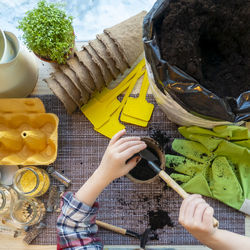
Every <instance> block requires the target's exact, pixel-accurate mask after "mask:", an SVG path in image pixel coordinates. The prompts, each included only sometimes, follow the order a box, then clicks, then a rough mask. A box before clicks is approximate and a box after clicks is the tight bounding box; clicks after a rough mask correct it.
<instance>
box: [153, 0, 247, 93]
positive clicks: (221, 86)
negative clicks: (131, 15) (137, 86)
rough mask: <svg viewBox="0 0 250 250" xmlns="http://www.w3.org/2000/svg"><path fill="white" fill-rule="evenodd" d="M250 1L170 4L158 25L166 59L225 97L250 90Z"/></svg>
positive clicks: (198, 0)
mask: <svg viewBox="0 0 250 250" xmlns="http://www.w3.org/2000/svg"><path fill="white" fill-rule="evenodd" d="M249 18H250V2H249V1H248V0H237V1H235V0H219V1H214V0H178V1H176V0H170V4H169V5H168V7H167V8H166V10H165V12H164V15H163V18H162V19H161V20H160V21H159V22H158V23H157V34H158V39H159V44H160V50H161V54H162V57H163V58H164V59H165V60H166V61H168V62H169V63H170V64H171V65H175V66H177V67H178V68H180V69H181V70H183V71H184V72H186V73H188V74H189V75H190V76H192V77H193V78H195V79H196V80H197V81H198V82H199V83H200V84H201V85H202V86H204V87H205V88H207V89H208V90H210V91H212V92H213V93H215V94H217V95H218V96H219V97H226V96H229V97H237V96H239V94H240V93H242V92H245V91H247V90H250V22H249Z"/></svg>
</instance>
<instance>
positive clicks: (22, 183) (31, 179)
mask: <svg viewBox="0 0 250 250" xmlns="http://www.w3.org/2000/svg"><path fill="white" fill-rule="evenodd" d="M13 186H14V188H15V189H16V190H17V192H19V193H20V194H21V195H23V196H30V197H38V196H41V195H43V194H45V193H46V192H47V190H48V189H49V186H50V179H49V175H48V173H47V172H46V171H45V170H44V169H41V168H38V167H33V166H31V167H24V168H21V169H19V170H18V171H17V172H16V174H15V175H14V178H13Z"/></svg>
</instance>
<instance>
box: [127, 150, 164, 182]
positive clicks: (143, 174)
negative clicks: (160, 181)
mask: <svg viewBox="0 0 250 250" xmlns="http://www.w3.org/2000/svg"><path fill="white" fill-rule="evenodd" d="M148 150H149V151H151V152H152V153H153V154H154V155H155V156H156V157H157V158H158V160H157V161H155V164H156V165H158V166H160V165H161V162H160V160H159V157H158V155H157V153H156V152H155V150H154V149H152V148H148ZM129 173H130V174H131V175H132V176H133V177H134V178H136V179H138V180H142V181H145V180H149V179H151V178H153V177H154V176H156V173H155V172H154V171H153V170H152V169H151V167H150V166H149V165H148V161H147V160H145V159H143V158H142V159H141V160H140V161H139V163H138V164H137V165H136V167H135V168H133V169H132V170H131V171H130V172H129Z"/></svg>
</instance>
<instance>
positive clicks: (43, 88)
mask: <svg viewBox="0 0 250 250" xmlns="http://www.w3.org/2000/svg"><path fill="white" fill-rule="evenodd" d="M82 45H83V43H82V42H77V43H76V46H77V48H78V49H80V48H81V46H82ZM37 64H38V67H39V77H38V82H37V85H36V88H35V89H34V91H33V93H32V94H31V96H32V95H50V94H51V95H52V94H53V93H52V92H51V90H50V89H49V88H48V87H47V84H46V83H45V82H44V81H43V79H45V78H47V77H49V75H50V73H51V72H53V71H54V70H55V69H56V67H55V65H53V64H50V63H47V62H43V61H41V60H39V59H37ZM139 86H140V82H139V83H138V84H137V87H136V88H135V90H134V91H133V92H134V93H136V92H138V89H139ZM246 126H247V127H248V128H249V129H250V122H248V123H247V124H246ZM245 234H246V235H247V236H249V237H250V216H246V220H245ZM23 237H24V236H19V237H17V238H15V239H14V238H13V236H10V235H6V234H3V233H0V249H5V250H6V249H10V250H29V249H30V250H39V249H41V250H55V249H56V246H52V245H27V244H26V243H24V242H23V240H22V239H23ZM136 247H138V246H105V249H113V250H114V249H120V250H121V249H123V250H125V249H126V250H129V249H131V250H132V249H136ZM148 248H150V246H148ZM151 248H152V249H163V248H164V249H165V250H167V249H168V248H169V250H170V249H171V250H173V249H175V250H191V249H192V250H204V249H208V248H207V247H203V246H190V245H189V246H172V245H171V246H157V247H156V246H151Z"/></svg>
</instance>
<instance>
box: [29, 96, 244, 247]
mask: <svg viewBox="0 0 250 250" xmlns="http://www.w3.org/2000/svg"><path fill="white" fill-rule="evenodd" d="M39 97H40V98H41V99H42V100H43V102H44V104H45V107H46V110H47V112H51V113H55V114H57V115H58V117H59V118H60V124H59V145H58V146H59V150H58V157H57V160H56V162H55V163H54V166H55V168H56V169H57V170H58V171H61V172H63V173H64V174H65V175H66V176H67V177H69V178H70V179H71V180H72V185H71V186H70V188H69V191H73V192H75V191H77V190H78V189H79V188H80V187H81V185H82V184H83V183H84V182H85V181H86V180H87V179H88V177H89V176H90V175H91V174H92V173H93V171H94V170H95V169H96V168H97V166H98V164H99V163H100V160H101V158H102V155H103V153H104V151H105V149H106V147H107V144H108V141H109V140H108V139H107V138H106V137H104V136H102V135H101V134H99V133H97V132H95V131H94V130H93V128H92V125H91V124H90V122H89V121H88V120H87V119H86V118H85V116H84V115H83V114H81V113H80V112H78V113H75V114H73V115H71V116H70V115H67V113H66V112H65V109H64V107H63V106H62V104H61V103H60V101H59V100H58V99H57V98H56V97H55V96H51V95H49V96H39ZM149 101H150V102H152V103H154V104H155V101H154V100H153V97H152V96H151V97H149ZM126 127H127V134H128V135H138V136H148V135H149V129H148V128H141V127H137V126H132V125H127V126H126ZM149 127H153V128H158V129H161V130H162V131H165V132H166V133H167V135H169V136H171V137H179V135H178V132H177V126H176V125H175V124H173V123H172V122H170V121H169V120H168V119H167V118H166V116H165V115H164V114H163V112H162V111H161V110H160V109H159V107H158V106H157V105H156V104H155V110H154V113H153V116H152V119H151V121H150V124H149ZM54 183H56V182H55V181H54ZM46 198H47V197H46V196H45V197H44V199H46ZM207 200H208V202H209V203H210V204H211V205H212V206H213V207H214V209H215V217H216V218H217V219H218V220H219V222H220V228H222V229H227V230H230V231H233V232H237V233H240V234H244V233H245V231H244V230H245V229H244V227H245V220H244V218H245V217H244V215H243V214H241V213H239V212H237V211H235V210H234V209H232V208H229V207H227V206H226V205H224V204H222V203H220V202H218V201H215V200H212V199H207ZM98 201H99V204H100V210H99V213H98V217H97V218H98V219H99V220H103V221H105V222H108V223H111V224H113V225H117V226H122V227H124V228H127V229H130V230H134V231H136V232H139V233H142V232H144V230H145V229H146V228H147V226H148V211H150V210H155V209H158V208H160V209H162V210H165V211H167V212H168V214H169V216H170V218H171V219H172V221H173V223H174V227H168V226H166V227H164V229H158V231H157V232H158V234H159V240H155V241H149V244H150V245H164V244H169V245H193V244H199V242H198V241H197V240H196V239H194V238H193V237H192V236H191V235H190V234H189V233H187V232H186V230H185V229H184V228H183V227H182V226H180V225H179V224H178V211H179V207H180V205H181V198H180V197H179V196H178V195H177V194H176V193H175V192H174V191H173V190H170V189H167V190H166V188H165V184H164V183H163V182H162V181H160V180H156V181H155V182H154V183H152V184H134V183H132V182H131V181H130V180H129V179H128V178H126V177H122V178H120V179H118V180H115V181H114V182H113V183H112V184H111V185H109V186H108V187H107V188H106V189H105V190H104V192H103V193H102V194H101V195H100V197H99V198H98ZM57 216H58V214H56V213H53V214H48V216H47V219H46V220H47V225H48V227H47V229H46V230H44V231H43V233H42V234H41V235H39V237H38V238H37V239H36V240H35V241H34V242H33V244H56V219H57ZM98 236H99V237H100V238H101V239H102V241H103V243H104V244H105V245H135V244H137V245H138V244H139V242H138V240H136V239H133V238H130V237H126V236H121V235H118V234H115V233H112V232H109V231H106V230H103V229H100V230H99V233H98Z"/></svg>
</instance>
